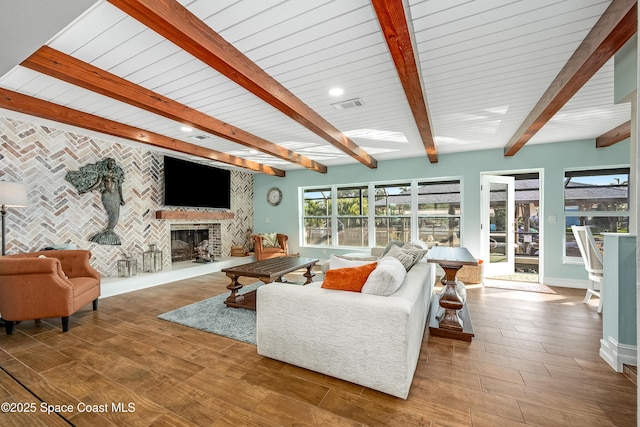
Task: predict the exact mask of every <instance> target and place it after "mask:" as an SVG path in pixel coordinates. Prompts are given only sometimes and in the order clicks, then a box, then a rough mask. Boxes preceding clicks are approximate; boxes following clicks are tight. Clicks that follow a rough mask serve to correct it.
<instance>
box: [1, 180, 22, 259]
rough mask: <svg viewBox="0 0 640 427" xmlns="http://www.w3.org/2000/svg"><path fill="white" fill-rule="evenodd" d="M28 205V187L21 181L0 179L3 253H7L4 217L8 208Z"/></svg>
mask: <svg viewBox="0 0 640 427" xmlns="http://www.w3.org/2000/svg"><path fill="white" fill-rule="evenodd" d="M26 207H27V187H26V186H25V185H24V184H20V183H19V182H8V181H0V213H1V214H2V255H5V253H6V252H5V227H4V217H5V216H6V215H7V208H26Z"/></svg>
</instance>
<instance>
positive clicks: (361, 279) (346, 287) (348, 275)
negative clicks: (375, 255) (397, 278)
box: [322, 262, 378, 292]
mask: <svg viewBox="0 0 640 427" xmlns="http://www.w3.org/2000/svg"><path fill="white" fill-rule="evenodd" d="M377 265H378V263H377V262H372V263H371V264H365V265H361V266H358V267H346V268H335V269H333V270H329V271H327V272H326V274H325V275H324V281H323V282H322V287H323V288H326V289H336V290H339V291H351V292H360V291H361V290H362V287H363V286H364V284H365V282H366V281H367V278H368V277H369V275H370V274H371V272H372V271H373V270H374V269H375V268H376V266H377Z"/></svg>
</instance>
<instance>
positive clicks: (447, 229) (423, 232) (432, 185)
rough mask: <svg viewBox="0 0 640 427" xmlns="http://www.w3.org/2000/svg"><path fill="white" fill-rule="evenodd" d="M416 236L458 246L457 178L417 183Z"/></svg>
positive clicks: (458, 186) (458, 188)
mask: <svg viewBox="0 0 640 427" xmlns="http://www.w3.org/2000/svg"><path fill="white" fill-rule="evenodd" d="M418 238H419V239H420V240H424V241H425V242H438V244H439V245H446V246H460V181H447V182H420V183H418Z"/></svg>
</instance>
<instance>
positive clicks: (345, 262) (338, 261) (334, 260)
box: [329, 254, 375, 270]
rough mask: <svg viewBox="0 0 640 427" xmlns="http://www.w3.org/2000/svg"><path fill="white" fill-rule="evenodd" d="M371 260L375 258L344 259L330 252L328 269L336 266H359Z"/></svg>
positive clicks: (369, 262)
mask: <svg viewBox="0 0 640 427" xmlns="http://www.w3.org/2000/svg"><path fill="white" fill-rule="evenodd" d="M373 261H375V259H373V260H368V259H357V260H356V259H346V258H342V257H340V256H339V255H334V254H331V255H330V256H329V270H334V269H336V268H347V267H360V266H361V265H365V264H371V263H372V262H373Z"/></svg>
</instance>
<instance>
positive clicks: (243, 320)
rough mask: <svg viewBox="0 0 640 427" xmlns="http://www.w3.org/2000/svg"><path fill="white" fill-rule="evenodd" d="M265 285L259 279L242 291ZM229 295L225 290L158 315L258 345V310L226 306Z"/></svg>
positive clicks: (168, 319)
mask: <svg viewBox="0 0 640 427" xmlns="http://www.w3.org/2000/svg"><path fill="white" fill-rule="evenodd" d="M262 285H263V283H262V282H258V283H254V284H253V285H249V286H243V287H242V289H241V290H240V294H244V293H246V292H249V291H252V290H254V289H256V288H258V286H262ZM228 296H229V293H228V292H225V293H223V294H221V295H218V296H216V297H213V298H208V299H205V300H202V301H198V302H195V303H193V304H189V305H185V306H184V307H180V308H177V309H175V310H172V311H168V312H166V313H163V314H161V315H159V316H158V318H160V319H162V320H167V321H169V322H174V323H178V324H180V325H184V326H188V327H190V328H194V329H199V330H201V331H205V332H211V333H212V334H217V335H222V336H224V337H228V338H232V339H234V340H238V341H242V342H246V343H249V344H253V345H255V344H256V312H255V311H253V310H247V309H244V308H231V307H227V306H226V305H224V300H226V299H227V297H228Z"/></svg>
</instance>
